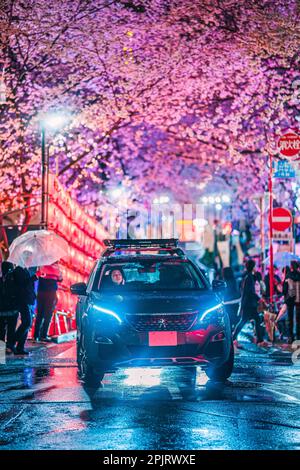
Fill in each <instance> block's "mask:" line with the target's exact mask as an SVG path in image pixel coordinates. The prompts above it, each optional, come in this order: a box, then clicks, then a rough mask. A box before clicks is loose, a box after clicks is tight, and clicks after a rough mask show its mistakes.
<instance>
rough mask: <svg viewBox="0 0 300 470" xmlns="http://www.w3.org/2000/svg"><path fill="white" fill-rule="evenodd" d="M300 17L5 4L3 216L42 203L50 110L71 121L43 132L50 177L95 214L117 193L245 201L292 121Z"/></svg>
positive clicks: (267, 11)
mask: <svg viewBox="0 0 300 470" xmlns="http://www.w3.org/2000/svg"><path fill="white" fill-rule="evenodd" d="M299 15H300V10H299V2H297V1H296V0H290V1H287V0H286V1H284V0H274V1H273V2H269V1H267V0H259V1H254V0H239V1H238V0H223V1H222V0H210V1H208V0H201V1H200V0H199V1H198V0H186V1H184V2H182V1H179V0H178V1H177V0H172V1H171V0H170V1H168V0H134V1H126V0H124V1H109V0H106V1H101V0H93V1H88V0H77V1H71V0H66V1H65V2H63V6H62V4H61V2H58V1H57V0H47V1H45V0H27V1H21V0H3V1H2V3H1V17H0V26H1V56H0V65H1V69H2V82H3V83H4V85H5V89H6V102H5V103H3V104H2V105H0V135H1V137H0V139H1V141H0V145H1V154H0V186H1V202H0V206H1V210H2V211H3V210H7V209H14V208H19V207H28V206H32V205H34V204H36V203H37V202H38V198H39V191H40V189H39V188H40V136H39V116H40V115H41V113H43V112H46V111H48V110H53V109H58V110H64V111H65V112H68V113H70V114H71V115H72V123H71V124H70V125H69V127H68V128H67V129H65V130H64V132H61V133H60V134H58V135H50V136H49V141H51V146H50V147H49V153H50V165H51V168H52V171H56V172H57V173H58V175H59V176H58V177H59V179H60V180H61V181H62V182H63V183H64V184H65V185H66V187H68V188H69V189H70V191H72V194H73V195H74V197H76V198H77V199H78V200H79V201H80V202H81V203H82V204H84V205H85V206H87V208H89V209H92V210H95V209H96V208H98V207H99V206H100V207H101V206H103V205H106V204H108V203H109V190H110V189H112V188H115V187H116V186H118V185H122V186H123V187H125V188H127V191H128V195H129V198H130V199H131V200H135V201H137V202H143V201H145V200H147V199H148V198H149V197H152V196H151V195H153V193H154V192H161V191H163V190H167V191H169V192H170V193H173V195H174V198H175V199H176V200H178V201H179V202H193V201H196V200H197V198H199V197H200V195H201V192H202V191H204V190H205V186H206V187H207V188H214V187H215V188H219V187H220V186H222V185H225V186H226V187H228V188H230V190H231V191H232V193H233V194H234V195H235V196H234V197H235V198H237V199H238V200H240V201H242V202H243V201H246V202H248V201H249V197H250V196H251V195H252V194H253V192H259V191H263V190H264V189H265V188H266V177H267V152H268V149H269V146H270V144H272V142H273V141H274V137H275V135H276V134H279V133H280V132H281V129H284V128H287V127H290V126H295V125H296V124H297V119H298V117H299V109H298V108H299V107H298V103H297V100H295V99H294V92H295V90H294V87H293V83H294V82H295V80H297V78H298V76H299V63H300V59H299V44H300V41H299V39H300V22H299ZM191 188H193V189H191ZM26 215H27V217H25V222H26V221H27V220H28V219H29V218H30V216H31V211H30V209H27V212H26Z"/></svg>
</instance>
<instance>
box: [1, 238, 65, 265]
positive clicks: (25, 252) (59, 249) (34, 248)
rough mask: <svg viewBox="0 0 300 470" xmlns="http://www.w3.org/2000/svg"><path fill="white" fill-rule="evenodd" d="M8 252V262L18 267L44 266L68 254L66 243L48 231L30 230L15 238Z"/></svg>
mask: <svg viewBox="0 0 300 470" xmlns="http://www.w3.org/2000/svg"><path fill="white" fill-rule="evenodd" d="M9 251H10V255H9V258H8V261H10V262H11V263H14V264H17V265H18V266H22V267H23V268H30V267H32V266H46V265H49V264H53V263H55V262H56V261H58V260H59V259H61V258H64V257H65V256H66V255H67V254H68V243H67V242H66V241H65V240H64V239H63V238H61V237H60V236H59V235H57V234H56V233H54V232H51V231H50V230H32V231H29V232H26V233H24V234H23V235H20V236H19V237H17V238H16V239H15V240H14V241H13V242H12V244H11V245H10V248H9Z"/></svg>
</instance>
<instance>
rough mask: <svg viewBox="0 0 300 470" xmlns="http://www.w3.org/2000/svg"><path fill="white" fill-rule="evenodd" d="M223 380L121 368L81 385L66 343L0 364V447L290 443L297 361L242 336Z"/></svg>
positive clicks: (295, 438)
mask: <svg viewBox="0 0 300 470" xmlns="http://www.w3.org/2000/svg"><path fill="white" fill-rule="evenodd" d="M243 345H244V349H243V350H240V352H239V353H238V355H237V356H236V365H235V370H234V374H233V375H232V377H231V379H230V381H228V382H227V383H226V384H225V385H221V384H213V383H211V382H209V381H208V380H207V378H206V375H205V374H204V373H203V372H201V371H198V372H197V374H196V376H194V374H193V373H192V372H191V370H182V369H179V368H168V369H161V368H151V369H127V370H122V371H120V372H118V373H116V374H114V375H106V376H105V380H104V386H103V388H101V389H99V390H98V391H97V392H96V393H94V392H92V391H86V390H84V388H83V387H82V385H81V384H80V383H79V382H78V380H77V375H76V364H75V343H66V344H61V345H52V344H51V345H50V347H47V348H45V347H42V348H35V349H34V350H33V352H32V353H31V354H30V357H29V358H26V359H17V358H8V360H7V364H6V365H0V392H1V393H0V449H104V450H110V449H122V450H124V449H128V450H136V449H151V450H154V449H155V450H163V449H164V450H171V449H184V450H185V449H188V450H195V449H291V450H296V449H297V450H299V449H300V364H298V365H293V364H292V362H291V353H289V352H283V351H279V350H278V349H275V348H271V349H268V350H263V349H260V348H257V347H256V346H255V345H253V344H251V343H248V342H247V341H246V340H245V341H244V342H243Z"/></svg>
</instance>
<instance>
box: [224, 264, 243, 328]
mask: <svg viewBox="0 0 300 470" xmlns="http://www.w3.org/2000/svg"><path fill="white" fill-rule="evenodd" d="M223 280H224V281H225V282H226V289H225V292H224V305H225V308H226V311H227V313H228V315H229V318H230V323H231V328H232V330H233V329H234V328H235V326H236V324H237V322H238V320H239V317H238V311H239V304H240V300H241V294H240V292H239V290H238V287H237V283H236V280H235V277H234V272H233V269H232V268H231V267H226V268H224V269H223Z"/></svg>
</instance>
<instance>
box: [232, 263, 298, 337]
mask: <svg viewBox="0 0 300 470" xmlns="http://www.w3.org/2000/svg"><path fill="white" fill-rule="evenodd" d="M274 272H275V275H274V297H273V298H272V299H270V273H269V272H268V273H267V274H266V275H265V276H264V277H263V276H262V274H261V272H260V271H259V270H257V269H256V265H255V262H254V261H253V260H252V259H249V260H248V261H247V262H246V265H245V273H244V275H243V277H242V280H241V282H240V285H238V283H237V281H236V279H235V276H234V272H233V270H232V269H231V268H224V270H223V279H224V280H225V281H226V284H227V288H226V292H225V296H224V301H225V306H226V309H227V311H228V314H229V316H230V319H231V324H232V332H233V340H234V342H235V345H236V346H238V342H237V338H238V335H239V333H240V332H241V330H242V329H243V327H244V326H245V325H246V323H248V322H250V321H252V322H253V323H254V329H255V336H256V342H257V344H258V345H262V346H263V345H265V344H266V341H265V339H267V338H266V336H267V335H266V330H268V329H267V328H266V321H267V319H268V320H269V318H270V316H272V318H273V319H274V320H273V326H274V329H276V330H277V331H278V338H279V339H281V340H286V341H287V343H288V344H292V343H293V341H294V340H295V339H298V340H299V339H300V266H299V263H298V262H297V261H292V262H291V265H290V266H286V267H285V268H284V269H282V272H280V271H279V270H278V269H277V268H276V266H275V267H274ZM270 310H271V313H270ZM268 339H269V338H268Z"/></svg>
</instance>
